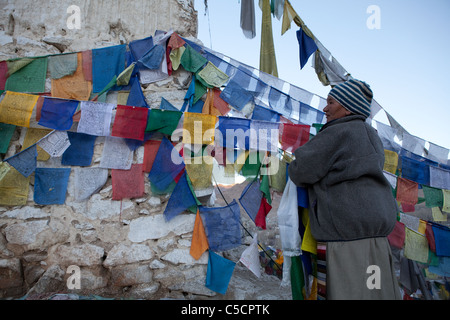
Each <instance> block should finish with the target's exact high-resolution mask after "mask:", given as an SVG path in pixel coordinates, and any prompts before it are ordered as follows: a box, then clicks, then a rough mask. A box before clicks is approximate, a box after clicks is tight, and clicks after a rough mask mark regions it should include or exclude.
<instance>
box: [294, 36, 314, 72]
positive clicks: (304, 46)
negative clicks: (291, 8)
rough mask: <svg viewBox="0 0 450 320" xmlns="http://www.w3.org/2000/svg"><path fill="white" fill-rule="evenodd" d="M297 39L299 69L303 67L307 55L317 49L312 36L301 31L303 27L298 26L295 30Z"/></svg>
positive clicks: (306, 60)
mask: <svg viewBox="0 0 450 320" xmlns="http://www.w3.org/2000/svg"><path fill="white" fill-rule="evenodd" d="M297 40H298V45H299V47H300V50H299V51H300V53H299V54H300V69H303V67H304V66H305V64H306V62H308V59H309V57H310V56H311V55H312V54H313V53H314V52H315V51H316V50H317V49H318V48H317V45H316V43H315V42H314V40H313V39H312V38H310V37H309V36H307V35H306V33H304V32H303V29H302V28H300V29H299V30H298V31H297Z"/></svg>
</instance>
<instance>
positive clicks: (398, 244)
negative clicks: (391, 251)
mask: <svg viewBox="0 0 450 320" xmlns="http://www.w3.org/2000/svg"><path fill="white" fill-rule="evenodd" d="M387 239H388V241H389V244H390V245H391V246H393V247H395V248H399V249H402V248H403V245H404V243H405V225H404V224H403V223H401V222H400V221H396V223H395V226H394V229H393V230H392V232H391V233H390V234H389V235H388V236H387Z"/></svg>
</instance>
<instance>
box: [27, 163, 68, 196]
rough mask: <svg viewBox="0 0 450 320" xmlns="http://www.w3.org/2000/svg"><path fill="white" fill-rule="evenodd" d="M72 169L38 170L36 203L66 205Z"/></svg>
mask: <svg viewBox="0 0 450 320" xmlns="http://www.w3.org/2000/svg"><path fill="white" fill-rule="evenodd" d="M69 176H70V168H36V171H35V175H34V202H36V203H37V204H41V205H49V204H64V202H65V200H66V191H67V184H68V181H69Z"/></svg>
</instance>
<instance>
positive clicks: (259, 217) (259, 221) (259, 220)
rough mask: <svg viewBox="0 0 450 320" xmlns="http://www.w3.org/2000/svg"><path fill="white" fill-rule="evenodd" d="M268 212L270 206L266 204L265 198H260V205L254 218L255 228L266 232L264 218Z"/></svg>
mask: <svg viewBox="0 0 450 320" xmlns="http://www.w3.org/2000/svg"><path fill="white" fill-rule="evenodd" d="M270 210H272V206H271V205H270V204H269V203H268V202H267V199H266V198H265V197H262V199H261V205H260V207H259V210H258V213H257V214H256V217H255V225H256V226H257V227H260V228H261V229H263V230H266V216H267V215H268V214H269V212H270Z"/></svg>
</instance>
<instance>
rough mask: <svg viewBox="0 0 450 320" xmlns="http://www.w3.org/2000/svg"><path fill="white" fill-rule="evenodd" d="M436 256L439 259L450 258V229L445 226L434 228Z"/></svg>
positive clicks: (435, 226) (434, 226)
mask: <svg viewBox="0 0 450 320" xmlns="http://www.w3.org/2000/svg"><path fill="white" fill-rule="evenodd" d="M432 227H433V235H434V242H435V245H436V255H437V256H438V257H450V229H449V228H448V227H445V226H438V225H436V224H434V225H433V226H432Z"/></svg>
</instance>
